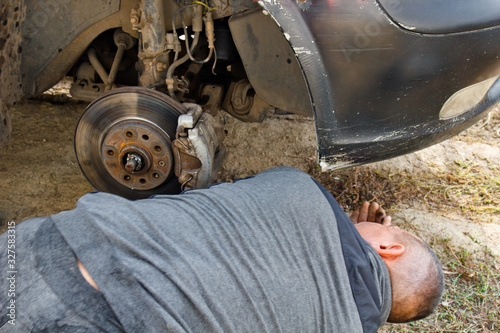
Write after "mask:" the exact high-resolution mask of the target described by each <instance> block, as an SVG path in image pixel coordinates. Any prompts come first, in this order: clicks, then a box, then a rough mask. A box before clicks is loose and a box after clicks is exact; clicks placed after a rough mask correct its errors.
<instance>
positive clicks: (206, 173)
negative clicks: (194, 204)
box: [172, 104, 226, 189]
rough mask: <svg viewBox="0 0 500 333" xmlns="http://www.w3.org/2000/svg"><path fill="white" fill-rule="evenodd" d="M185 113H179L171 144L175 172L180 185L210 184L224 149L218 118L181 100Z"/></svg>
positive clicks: (200, 185) (204, 185) (200, 186)
mask: <svg viewBox="0 0 500 333" xmlns="http://www.w3.org/2000/svg"><path fill="white" fill-rule="evenodd" d="M184 105H186V107H187V108H188V110H189V111H188V113H187V114H185V115H182V116H180V117H179V122H178V127H177V133H176V140H175V141H174V142H173V145H172V148H173V153H174V158H175V175H176V176H177V177H178V179H179V183H181V184H182V189H189V188H203V187H207V186H208V185H210V184H211V183H212V182H213V181H214V179H215V177H216V175H217V171H218V170H219V169H220V167H221V166H222V162H223V161H224V157H225V154H226V149H225V147H224V145H223V143H222V142H223V140H224V131H223V128H222V126H221V124H220V122H219V121H217V120H216V119H215V118H214V117H212V116H211V115H210V114H209V113H206V112H203V109H202V108H201V106H199V105H197V104H184Z"/></svg>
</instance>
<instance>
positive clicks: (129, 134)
mask: <svg viewBox="0 0 500 333" xmlns="http://www.w3.org/2000/svg"><path fill="white" fill-rule="evenodd" d="M125 135H126V136H127V137H128V138H131V137H133V136H134V133H132V131H126V132H125Z"/></svg>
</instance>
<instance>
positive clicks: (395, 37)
mask: <svg viewBox="0 0 500 333" xmlns="http://www.w3.org/2000/svg"><path fill="white" fill-rule="evenodd" d="M261 4H262V5H263V6H264V8H265V9H266V11H268V12H269V13H270V14H271V15H272V16H273V17H274V18H275V20H276V22H277V23H278V25H279V26H280V27H281V29H282V30H283V33H284V34H285V36H288V40H289V42H290V44H291V46H292V48H293V49H294V50H295V52H296V54H297V58H298V59H299V63H300V64H301V67H302V69H303V71H304V76H305V77H306V81H307V84H308V86H309V91H310V92H311V98H312V103H313V106H314V115H315V118H316V124H317V135H318V159H319V161H318V162H319V163H320V164H321V165H322V166H323V168H338V167H345V166H348V165H354V164H359V163H363V162H373V161H378V160H383V159H387V158H391V157H395V156H397V155H402V154H405V153H409V152H412V151H415V150H418V149H422V148H424V147H427V146H429V145H432V144H434V143H437V142H439V141H442V140H444V139H447V138H449V137H451V136H453V135H456V134H458V133H459V132H460V131H462V130H463V129H465V128H467V127H468V126H470V125H471V124H473V123H474V122H475V121H477V119H478V117H480V115H481V114H482V113H484V112H486V111H487V110H488V109H489V108H490V107H492V106H494V105H495V104H496V103H498V101H499V100H500V95H499V94H497V93H498V89H496V88H497V85H498V82H497V83H496V84H495V85H494V87H492V90H491V93H490V94H487V96H485V97H484V99H483V100H481V102H480V103H479V104H478V105H476V106H475V107H473V108H471V109H470V110H469V111H467V112H465V113H463V114H461V115H458V116H456V117H454V118H452V119H447V120H443V119H440V116H439V114H440V111H441V108H442V107H443V105H444V104H445V103H446V101H447V100H448V99H449V98H450V97H451V96H452V95H454V94H455V93H456V92H457V91H459V90H461V89H463V88H465V87H467V86H470V85H472V84H475V83H478V82H480V81H483V80H486V79H488V78H490V77H493V76H496V75H498V74H499V68H498V65H499V60H498V55H499V53H500V28H499V27H492V28H488V29H482V30H477V31H472V32H466V33H456V34H443V35H424V34H417V33H413V32H409V31H408V30H405V29H402V28H401V27H399V26H397V25H395V24H394V23H393V22H392V21H391V20H390V19H389V18H388V17H387V15H386V13H385V12H384V11H383V10H382V9H381V8H380V6H379V5H378V3H377V2H376V1H374V0H371V1H348V0H338V1H311V0H306V1H304V2H296V1H291V0H290V1H273V0H269V1H262V2H261ZM451 4H452V2H450V5H451ZM290 18H294V19H293V20H290ZM457 19H458V18H457Z"/></svg>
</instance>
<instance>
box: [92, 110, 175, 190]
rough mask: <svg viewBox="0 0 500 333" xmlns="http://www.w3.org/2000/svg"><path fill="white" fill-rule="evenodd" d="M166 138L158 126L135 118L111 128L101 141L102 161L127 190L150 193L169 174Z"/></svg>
mask: <svg viewBox="0 0 500 333" xmlns="http://www.w3.org/2000/svg"><path fill="white" fill-rule="evenodd" d="M170 144H171V142H170V139H169V137H168V136H167V135H166V134H165V133H164V132H163V131H162V130H160V129H159V128H158V127H157V126H155V125H153V124H150V123H146V122H144V121H141V120H137V119H125V120H123V121H120V122H118V123H117V124H115V125H113V126H112V127H111V128H110V129H109V130H108V131H107V132H106V133H105V135H104V139H103V141H102V152H101V156H102V161H103V162H104V166H105V167H106V170H107V171H108V173H109V174H110V176H111V177H113V178H114V179H115V180H116V181H117V182H119V183H120V184H122V185H124V186H127V187H128V188H132V189H138V190H149V189H153V188H155V187H157V186H159V185H161V184H162V183H163V182H164V181H165V180H166V179H168V177H170V175H171V173H172V152H171V149H170Z"/></svg>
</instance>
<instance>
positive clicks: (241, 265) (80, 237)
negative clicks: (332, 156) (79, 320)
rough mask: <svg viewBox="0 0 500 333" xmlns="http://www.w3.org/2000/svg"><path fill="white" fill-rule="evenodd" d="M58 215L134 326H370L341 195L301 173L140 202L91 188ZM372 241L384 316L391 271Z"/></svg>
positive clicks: (113, 303) (124, 320)
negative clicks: (339, 211) (334, 196)
mask: <svg viewBox="0 0 500 333" xmlns="http://www.w3.org/2000/svg"><path fill="white" fill-rule="evenodd" d="M52 220H53V221H54V222H55V225H56V227H57V228H58V230H59V231H60V232H61V234H62V236H63V237H64V239H65V240H66V241H67V243H68V244H69V246H70V247H71V248H72V250H73V251H74V253H75V254H76V256H77V257H78V258H79V259H80V261H81V262H82V263H83V265H84V266H85V267H86V268H87V270H88V271H89V273H90V275H91V276H92V278H93V279H94V280H95V282H96V283H97V285H98V286H99V288H100V290H101V292H102V293H103V295H104V297H105V299H106V301H107V303H108V304H109V306H110V307H111V308H112V310H113V312H114V313H115V314H116V316H117V318H118V320H119V321H120V323H121V324H122V325H123V327H124V328H125V330H126V331H129V332H159V331H168V332H280V331H281V332H332V331H335V332H362V331H363V327H364V328H365V331H372V330H371V329H369V330H368V329H367V328H366V327H370V326H366V325H364V323H363V321H364V319H363V314H362V313H361V315H360V312H363V309H364V308H363V307H364V306H365V305H363V304H359V303H360V302H359V301H358V300H357V299H355V296H354V295H353V294H355V293H357V290H354V289H356V288H357V287H356V288H353V287H352V281H350V279H351V280H352V279H353V278H352V272H348V270H351V271H352V270H356V268H346V259H345V257H344V252H345V248H343V247H342V245H341V239H340V236H339V229H338V225H337V222H336V221H337V218H336V215H335V213H334V211H333V210H332V205H331V202H329V200H328V199H327V197H325V194H324V191H322V190H321V188H320V187H319V186H318V184H317V183H316V182H315V181H314V180H313V179H312V178H311V177H310V176H308V175H307V174H305V173H303V172H301V171H299V170H296V169H293V168H275V169H271V170H268V171H266V172H263V173H260V174H258V175H256V176H254V177H251V178H248V179H242V180H238V181H236V182H234V183H232V184H227V183H226V184H217V185H214V186H212V187H210V188H209V189H204V190H190V191H186V192H184V193H183V194H181V195H173V196H168V195H158V196H155V197H152V198H149V199H146V200H138V201H130V200H126V199H123V198H120V197H117V196H114V195H111V194H106V193H91V194H88V195H85V196H84V197H82V198H81V199H80V200H79V201H78V204H77V207H76V208H75V209H74V210H72V211H68V212H62V213H59V214H57V215H54V216H52ZM343 228H344V227H343ZM352 229H354V228H352ZM341 232H342V233H345V232H346V231H345V228H344V229H341ZM348 232H351V231H348ZM357 237H359V235H358V236H357ZM344 246H346V244H344ZM347 246H349V244H347ZM362 247H364V250H363V251H364V252H366V253H365V257H366V258H367V260H366V265H368V267H369V271H370V272H371V274H373V277H371V278H369V279H371V280H373V281H369V282H370V283H372V289H373V288H375V289H376V290H375V291H374V294H376V295H378V299H377V297H376V296H375V297H373V300H371V299H370V302H372V303H378V304H376V306H377V307H378V309H377V311H378V310H380V313H377V316H379V318H378V320H380V323H382V322H384V321H385V320H386V319H387V316H388V311H389V310H390V281H389V277H388V273H387V268H386V267H385V265H384V264H383V261H382V260H381V258H380V257H379V256H378V255H377V254H376V253H375V252H374V251H373V249H371V247H370V246H369V245H368V244H367V243H365V244H362ZM363 258H364V257H363ZM363 260H364V259H363ZM363 264H364V263H363ZM351 266H352V265H351V264H349V267H351ZM354 273H356V272H354ZM358 282H359V281H358ZM363 286H364V284H363ZM373 286H375V287H373ZM361 289H363V288H361ZM357 303H358V304H357ZM371 327H373V325H372V326H371Z"/></svg>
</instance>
